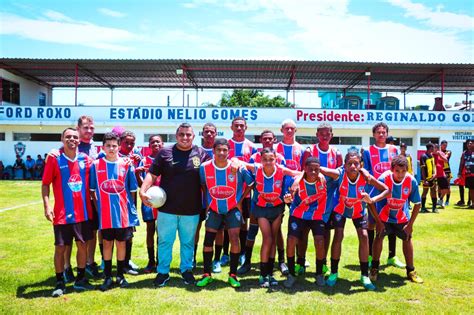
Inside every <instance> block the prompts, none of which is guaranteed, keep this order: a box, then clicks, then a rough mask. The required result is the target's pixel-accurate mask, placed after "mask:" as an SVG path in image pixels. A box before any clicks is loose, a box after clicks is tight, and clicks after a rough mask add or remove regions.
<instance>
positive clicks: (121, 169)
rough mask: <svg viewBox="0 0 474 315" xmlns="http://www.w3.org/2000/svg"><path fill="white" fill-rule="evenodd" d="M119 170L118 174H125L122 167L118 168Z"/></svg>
mask: <svg viewBox="0 0 474 315" xmlns="http://www.w3.org/2000/svg"><path fill="white" fill-rule="evenodd" d="M119 172H120V176H123V175H125V169H124V168H120V170H119Z"/></svg>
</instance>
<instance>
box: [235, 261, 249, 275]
mask: <svg viewBox="0 0 474 315" xmlns="http://www.w3.org/2000/svg"><path fill="white" fill-rule="evenodd" d="M251 268H252V267H251V266H250V264H243V265H242V266H240V267H239V269H237V274H238V275H239V276H240V275H244V274H246V273H247V272H249V271H250V269H251Z"/></svg>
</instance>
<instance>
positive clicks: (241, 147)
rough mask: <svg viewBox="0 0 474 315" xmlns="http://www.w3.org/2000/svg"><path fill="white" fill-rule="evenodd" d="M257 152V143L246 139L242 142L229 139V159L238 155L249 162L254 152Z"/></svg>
mask: <svg viewBox="0 0 474 315" xmlns="http://www.w3.org/2000/svg"><path fill="white" fill-rule="evenodd" d="M256 152H257V148H256V147H255V143H253V142H252V141H250V140H248V139H245V140H244V141H242V142H237V141H235V140H233V139H229V159H231V158H233V157H236V158H238V159H239V160H241V161H244V162H248V161H250V157H251V156H252V154H254V153H256Z"/></svg>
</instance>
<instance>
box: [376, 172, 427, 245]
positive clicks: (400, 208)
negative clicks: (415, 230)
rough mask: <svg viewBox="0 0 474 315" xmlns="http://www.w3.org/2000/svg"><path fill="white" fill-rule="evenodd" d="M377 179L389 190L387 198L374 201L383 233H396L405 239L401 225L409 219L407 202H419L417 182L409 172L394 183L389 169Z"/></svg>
mask: <svg viewBox="0 0 474 315" xmlns="http://www.w3.org/2000/svg"><path fill="white" fill-rule="evenodd" d="M378 180H379V181H381V182H382V183H384V184H385V185H387V187H388V190H389V191H390V194H389V195H388V196H387V198H385V199H383V200H381V201H379V202H377V203H376V207H377V212H378V213H379V217H380V220H382V222H384V223H385V235H388V234H396V235H397V236H399V237H400V238H402V239H407V236H406V234H405V233H404V232H403V227H404V226H405V224H406V223H407V222H408V221H409V220H410V210H409V202H412V203H414V204H419V203H421V198H420V192H419V191H418V183H417V181H416V179H415V178H414V177H413V176H412V175H410V174H407V175H406V176H405V178H404V179H403V180H402V181H401V182H400V183H396V182H395V180H394V179H393V173H392V172H391V171H387V172H385V173H383V174H382V175H381V176H380V177H379V179H378Z"/></svg>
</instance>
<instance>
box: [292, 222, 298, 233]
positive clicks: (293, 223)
mask: <svg viewBox="0 0 474 315" xmlns="http://www.w3.org/2000/svg"><path fill="white" fill-rule="evenodd" d="M297 228H298V224H297V223H296V222H291V229H292V230H293V231H296V229H297Z"/></svg>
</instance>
